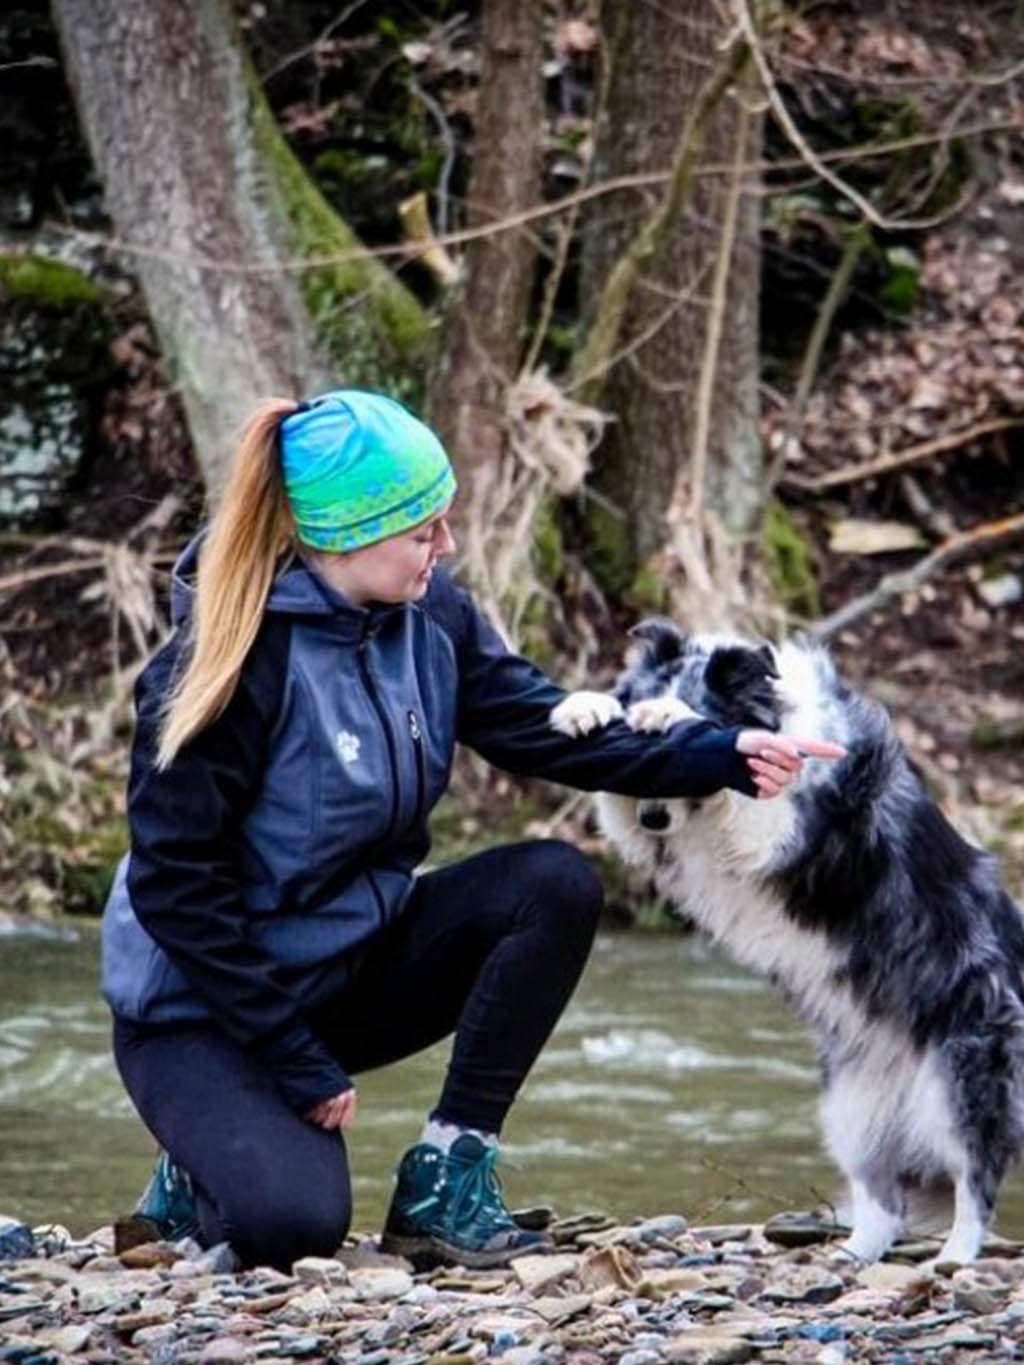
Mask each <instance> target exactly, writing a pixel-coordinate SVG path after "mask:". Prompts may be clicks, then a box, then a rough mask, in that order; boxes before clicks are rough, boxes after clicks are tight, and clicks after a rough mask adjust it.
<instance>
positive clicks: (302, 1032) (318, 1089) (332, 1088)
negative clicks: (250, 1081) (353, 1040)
mask: <svg viewBox="0 0 1024 1365" xmlns="http://www.w3.org/2000/svg"><path fill="white" fill-rule="evenodd" d="M253 1051H254V1052H255V1054H256V1055H257V1056H258V1057H259V1058H260V1059H261V1060H262V1061H263V1062H264V1063H265V1064H266V1066H267V1067H268V1069H269V1070H270V1073H271V1075H272V1077H273V1080H274V1084H275V1085H276V1086H277V1088H278V1090H279V1091H280V1092H281V1095H282V1096H283V1098H284V1101H285V1103H286V1104H287V1105H288V1107H289V1108H290V1109H293V1110H294V1111H295V1112H296V1113H297V1114H303V1115H305V1114H308V1113H309V1111H310V1109H312V1108H313V1106H314V1105H317V1104H319V1103H320V1101H321V1100H329V1099H333V1098H334V1096H335V1095H340V1094H341V1093H342V1091H344V1090H351V1089H352V1082H351V1080H350V1079H349V1077H348V1075H347V1074H346V1072H345V1071H344V1069H343V1068H342V1067H341V1066H339V1065H338V1063H337V1062H336V1061H335V1060H334V1058H333V1057H332V1056H331V1054H330V1053H329V1052H328V1050H327V1048H326V1047H325V1046H324V1045H323V1043H321V1042H320V1040H319V1039H318V1038H317V1037H316V1035H315V1034H313V1033H311V1032H310V1031H309V1029H308V1028H306V1027H304V1026H303V1025H295V1026H293V1027H291V1028H289V1029H288V1030H287V1031H285V1032H282V1033H277V1034H273V1035H271V1036H270V1037H269V1038H264V1039H263V1040H262V1041H261V1042H259V1043H257V1044H255V1045H254V1047H253Z"/></svg>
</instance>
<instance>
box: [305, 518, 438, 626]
mask: <svg viewBox="0 0 1024 1365" xmlns="http://www.w3.org/2000/svg"><path fill="white" fill-rule="evenodd" d="M449 510H450V506H449V507H446V508H445V510H444V511H443V512H440V513H438V515H437V516H436V517H430V518H429V519H428V520H427V521H423V522H421V523H420V524H419V526H414V527H413V528H412V530H411V531H403V532H402V534H401V535H399V536H389V537H388V539H387V540H379V541H377V543H376V544H375V545H364V546H363V548H362V549H360V550H349V551H347V552H346V553H344V554H329V553H327V552H325V551H320V552H318V553H316V554H314V555H312V556H311V558H312V560H313V564H314V566H315V567H316V568H317V569H318V570H319V571H320V573H322V574H323V576H324V577H325V578H326V579H327V581H328V582H329V583H331V584H333V586H334V587H336V588H338V589H339V590H340V591H341V592H343V593H344V594H345V596H346V597H347V598H348V599H349V601H351V602H353V603H354V604H355V605H356V606H359V607H362V606H365V605H366V604H367V603H368V602H393V603H398V602H416V601H418V600H419V598H421V597H422V596H423V595H424V593H425V592H426V591H427V588H428V587H429V586H430V575H431V573H432V572H433V568H434V565H435V564H436V563H437V561H438V560H439V559H440V558H441V556H442V555H450V554H451V553H452V551H453V550H454V549H455V541H454V540H453V539H452V533H451V531H450V529H449V527H448V512H449Z"/></svg>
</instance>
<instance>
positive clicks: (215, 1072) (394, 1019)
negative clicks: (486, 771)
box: [114, 840, 603, 1268]
mask: <svg viewBox="0 0 1024 1365" xmlns="http://www.w3.org/2000/svg"><path fill="white" fill-rule="evenodd" d="M602 901H603V894H602V888H601V883H600V879H599V878H598V876H597V873H596V872H595V870H594V869H593V867H592V866H591V864H590V863H589V862H588V861H587V860H586V859H585V858H584V857H583V855H582V854H580V853H579V852H578V851H577V850H576V849H574V848H573V847H572V846H571V845H569V844H564V843H560V842H559V841H557V840H542V841H535V842H531V843H522V844H514V845H509V846H507V847H503V848H495V849H491V850H489V851H488V852H486V853H481V854H478V855H477V856H475V857H473V858H467V859H466V860H465V862H461V863H456V864H454V865H452V866H451V867H445V868H442V869H440V870H439V871H437V872H429V873H426V874H425V875H424V876H422V877H419V878H418V879H417V881H416V884H415V888H414V890H413V893H412V896H411V897H410V900H409V902H408V905H407V906H406V908H405V910H404V911H403V913H402V915H401V917H400V919H399V920H398V921H397V922H396V923H395V924H393V925H392V926H390V927H389V929H388V930H386V931H385V933H384V934H382V935H381V937H380V938H379V939H378V940H376V941H375V942H374V943H373V945H372V946H371V948H370V950H369V952H368V953H366V955H365V956H364V958H363V960H362V961H361V963H360V966H359V969H358V971H357V973H356V975H355V978H354V980H353V981H352V983H351V984H350V985H349V986H348V987H347V988H346V990H345V991H344V993H343V994H342V995H341V996H340V997H339V998H338V999H336V1000H333V1001H331V1002H330V1003H329V1004H328V1005H326V1006H324V1007H322V1008H320V1009H319V1010H318V1011H317V1012H316V1013H315V1014H314V1015H313V1016H312V1017H311V1019H310V1023H311V1024H312V1026H313V1028H314V1029H315V1031H316V1032H317V1033H318V1034H319V1035H320V1036H321V1037H322V1038H323V1040H324V1041H325V1042H326V1044H327V1046H328V1047H329V1048H330V1049H331V1051H332V1052H333V1053H334V1055H335V1056H336V1057H337V1059H338V1061H339V1062H340V1063H341V1065H342V1066H343V1067H344V1068H345V1070H346V1071H347V1072H349V1074H351V1075H358V1073H359V1072H361V1071H368V1070H371V1069H372V1068H373V1067H377V1066H383V1065H385V1064H386V1063H388V1062H393V1061H397V1060H398V1059H399V1058H401V1057H408V1056H410V1055H411V1054H412V1053H414V1052H418V1051H419V1050H420V1049H421V1048H425V1047H428V1046H430V1044H432V1043H435V1042H437V1041H438V1040H439V1039H440V1038H444V1037H445V1036H446V1035H447V1034H449V1033H452V1032H453V1031H454V1034H455V1039H454V1045H453V1048H452V1054H451V1059H450V1062H449V1066H448V1072H447V1076H446V1078H445V1082H444V1087H443V1089H442V1091H441V1096H440V1099H439V1101H438V1103H437V1106H436V1108H435V1109H434V1111H433V1117H435V1118H438V1119H441V1120H444V1121H446V1122H449V1123H457V1124H460V1125H462V1126H463V1127H467V1128H480V1129H483V1130H485V1131H489V1132H499V1131H500V1129H501V1125H502V1122H503V1120H504V1118H505V1115H506V1114H507V1112H508V1110H509V1108H510V1106H511V1104H512V1102H513V1100H514V1099H515V1097H516V1094H517V1092H518V1090H519V1087H520V1085H521V1084H522V1082H523V1080H524V1079H525V1077H526V1075H527V1073H528V1071H529V1069H530V1067H531V1066H532V1065H533V1062H534V1060H535V1059H536V1057H537V1054H538V1053H539V1052H540V1050H541V1048H542V1047H543V1045H544V1043H545V1041H546V1040H547V1038H548V1035H549V1034H550V1032H551V1030H552V1028H553V1027H554V1025H555V1023H556V1022H557V1020H558V1018H559V1016H560V1014H561V1013H562V1010H563V1009H564V1008H565V1005H566V1002H567V1001H568V999H569V996H570V995H571V994H572V991H573V988H574V987H575V985H576V982H577V981H578V979H579V976H580V972H581V971H582V969H583V964H584V962H585V961H586V958H587V954H588V952H589V950H590V945H591V942H592V941H593V937H594V930H595V928H596V925H597V918H598V915H599V913H600V909H601V905H602ZM114 1056H115V1058H116V1060H117V1065H118V1069H119V1070H120V1072H121V1077H122V1079H123V1081H124V1083H125V1086H126V1088H127V1090H128V1093H129V1094H130V1095H131V1098H132V1100H133V1102H134V1104H135V1107H136V1108H137V1109H138V1111H139V1113H140V1115H141V1116H142V1118H143V1120H144V1122H145V1124H146V1126H147V1127H148V1128H149V1130H150V1132H152V1134H153V1135H154V1137H155V1138H156V1139H157V1141H158V1142H159V1143H160V1144H161V1145H162V1146H163V1147H164V1148H165V1149H166V1150H167V1151H168V1152H169V1153H170V1155H171V1156H172V1157H173V1158H174V1160H175V1161H177V1162H178V1163H180V1165H181V1166H182V1167H184V1169H185V1170H187V1171H188V1172H189V1174H190V1175H191V1176H192V1179H193V1182H194V1184H195V1186H196V1192H197V1196H198V1204H199V1221H200V1227H201V1231H202V1238H203V1240H204V1242H205V1243H206V1244H207V1245H208V1246H211V1245H213V1244H214V1243H216V1242H221V1241H228V1242H230V1243H231V1246H232V1247H233V1249H234V1250H235V1252H236V1253H237V1254H238V1255H239V1256H240V1257H241V1259H242V1261H243V1263H244V1264H246V1265H272V1266H279V1267H283V1268H287V1267H289V1266H290V1265H291V1263H292V1261H294V1260H295V1259H297V1258H298V1257H300V1256H307V1255H322V1256H326V1255H330V1254H331V1253H332V1252H333V1251H334V1250H335V1249H336V1248H337V1247H338V1245H339V1244H340V1242H341V1241H342V1239H343V1238H344V1236H345V1233H346V1232H347V1231H348V1227H349V1222H350V1219H351V1212H352V1199H351V1189H350V1183H349V1172H348V1162H347V1157H346V1153H345V1147H344V1143H342V1142H341V1141H339V1139H338V1135H337V1134H336V1133H326V1132H324V1131H323V1129H321V1128H317V1127H316V1126H315V1125H314V1124H312V1123H310V1122H308V1121H307V1120H305V1119H303V1118H302V1117H300V1116H299V1115H297V1114H295V1113H294V1112H293V1111H292V1110H291V1109H289V1108H288V1106H287V1105H286V1104H285V1102H284V1100H283V1099H282V1098H281V1096H280V1094H279V1093H278V1091H277V1089H276V1088H275V1086H274V1084H273V1082H272V1080H271V1079H270V1076H269V1074H268V1073H267V1072H266V1071H265V1069H264V1068H262V1067H261V1066H260V1065H259V1064H258V1063H257V1062H256V1061H255V1060H254V1059H253V1058H252V1057H251V1056H250V1055H249V1054H247V1053H246V1052H244V1051H243V1050H242V1049H241V1048H240V1047H238V1046H237V1045H236V1044H234V1043H232V1042H231V1040H230V1039H229V1038H228V1037H227V1036H226V1035H225V1034H224V1033H223V1032H222V1031H221V1029H220V1028H218V1027H217V1025H216V1024H214V1023H209V1022H199V1023H183V1024H180V1025H168V1024H164V1025H160V1026H153V1025H144V1024H135V1023H130V1022H128V1021H126V1020H122V1019H115V1022H114Z"/></svg>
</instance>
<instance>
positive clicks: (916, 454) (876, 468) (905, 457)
mask: <svg viewBox="0 0 1024 1365" xmlns="http://www.w3.org/2000/svg"><path fill="white" fill-rule="evenodd" d="M1020 426H1024V417H994V418H992V419H991V420H990V421H987V422H976V423H975V424H974V426H972V427H963V428H961V430H959V431H952V432H950V433H949V434H948V435H946V436H938V437H936V438H935V439H934V440H932V441H921V442H920V443H919V444H918V445H913V446H908V447H907V449H906V450H900V451H897V452H896V454H895V455H881V456H879V458H878V459H877V460H869V461H868V462H867V463H866V464H858V465H844V466H843V467H842V469H833V470H831V471H830V472H829V473H828V474H822V475H821V477H820V478H817V479H804V478H801V477H800V475H798V474H787V475H785V477H784V478H783V480H782V482H783V484H784V485H787V486H789V487H790V488H798V489H799V490H800V491H801V492H802V493H824V492H825V491H826V490H828V489H829V488H841V487H843V486H844V485H846V484H851V483H863V481H864V480H865V479H873V478H875V477H877V476H878V475H879V474H891V473H892V472H893V471H894V470H896V469H906V468H907V467H908V466H909V465H914V464H920V463H921V461H922V460H930V459H931V457H932V456H933V455H942V454H945V453H946V452H947V451H950V450H958V449H959V448H960V447H961V446H965V445H968V444H969V443H970V442H971V441H976V440H978V439H979V437H981V436H989V435H991V434H992V432H994V431H1010V430H1012V429H1013V428H1014V427H1020Z"/></svg>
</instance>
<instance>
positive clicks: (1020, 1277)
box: [0, 1210, 1024, 1365]
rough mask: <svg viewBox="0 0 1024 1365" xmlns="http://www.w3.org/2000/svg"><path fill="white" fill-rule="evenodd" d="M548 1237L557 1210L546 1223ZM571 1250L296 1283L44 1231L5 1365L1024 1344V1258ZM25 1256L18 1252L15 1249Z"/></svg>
mask: <svg viewBox="0 0 1024 1365" xmlns="http://www.w3.org/2000/svg"><path fill="white" fill-rule="evenodd" d="M531 1213H532V1216H533V1218H534V1220H535V1221H538V1219H539V1217H542V1216H543V1213H544V1211H541V1210H533V1211H531ZM551 1231H552V1234H553V1236H554V1239H555V1243H556V1246H555V1250H554V1252H553V1253H552V1254H549V1255H544V1256H527V1257H523V1258H521V1259H519V1260H518V1261H516V1262H514V1263H513V1265H512V1266H511V1267H509V1268H507V1269H503V1270H494V1271H475V1272H473V1271H467V1270H464V1269H461V1268H455V1269H437V1270H434V1271H431V1272H428V1273H425V1274H414V1273H413V1270H412V1267H411V1266H410V1265H409V1264H408V1263H407V1262H405V1261H403V1260H401V1259H400V1258H398V1257H391V1256H383V1255H380V1254H379V1253H378V1252H377V1249H376V1245H375V1243H374V1242H373V1241H372V1240H371V1239H369V1238H357V1237H353V1238H350V1239H349V1241H348V1243H347V1244H346V1246H345V1247H343V1248H342V1249H341V1250H340V1251H339V1252H338V1253H337V1256H336V1257H334V1258H330V1259H319V1258H309V1259H306V1260H303V1261H299V1262H297V1263H296V1264H295V1266H294V1267H293V1268H292V1272H291V1274H282V1273H280V1272H277V1271H273V1270H269V1269H257V1270H252V1271H248V1272H245V1273H241V1274H236V1273H232V1272H231V1270H230V1261H231V1257H230V1252H229V1251H228V1249H227V1248H226V1247H220V1248H214V1249H212V1250H211V1251H208V1252H205V1253H204V1252H202V1251H200V1249H199V1248H198V1247H196V1246H195V1244H193V1243H188V1242H184V1243H179V1244H176V1245H174V1246H171V1245H168V1244H165V1243H150V1244H146V1245H142V1246H136V1247H132V1248H130V1249H128V1250H125V1251H123V1252H122V1253H121V1254H120V1255H115V1254H114V1253H113V1234H112V1230H111V1229H110V1228H104V1229H100V1230H99V1231H98V1232H97V1233H96V1234H94V1235H93V1236H92V1237H90V1238H88V1239H86V1240H84V1241H82V1242H77V1243H73V1242H71V1241H70V1239H69V1238H68V1237H67V1236H66V1234H64V1233H63V1231H62V1230H61V1229H59V1228H51V1229H38V1230H37V1234H38V1235H37V1238H36V1247H35V1254H33V1255H27V1254H24V1253H25V1252H26V1251H27V1249H28V1248H27V1246H23V1247H22V1248H21V1251H22V1255H21V1257H20V1258H19V1259H9V1260H7V1261H4V1262H2V1263H0V1322H3V1324H4V1336H5V1344H4V1346H3V1347H2V1349H0V1358H2V1359H4V1360H6V1361H12V1362H29V1361H31V1362H32V1365H60V1363H61V1362H63V1361H67V1360H76V1359H80V1360H83V1361H89V1362H94V1363H95V1365H100V1362H107V1361H114V1360H116V1361H117V1362H119V1365H133V1363H134V1362H139V1363H140V1365H141V1362H148V1361H153V1362H157V1361H159V1362H160V1363H161V1365H242V1362H246V1361H255V1360H276V1359H287V1360H296V1359H302V1360H311V1361H328V1362H340V1361H345V1362H350V1363H351V1365H482V1363H483V1362H484V1361H487V1360H493V1359H500V1360H501V1361H502V1362H503V1365H605V1362H612V1361H614V1362H618V1363H619V1365H663V1363H664V1365H727V1363H728V1362H734V1361H746V1360H760V1361H763V1362H766V1363H768V1362H797V1361H806V1362H811V1361H813V1362H816V1363H817V1365H842V1362H843V1361H845V1360H857V1361H887V1362H890V1363H891V1365H913V1362H916V1361H935V1360H941V1361H961V1360H967V1359H970V1360H971V1361H972V1362H988V1361H997V1360H998V1361H1005V1360H1008V1359H1011V1358H1016V1355H1017V1353H1018V1352H1019V1343H1020V1340H1021V1333H1022V1330H1024V1259H1021V1251H1022V1249H1024V1248H1022V1247H1021V1245H1020V1244H1016V1243H1007V1242H999V1241H996V1240H993V1241H992V1242H991V1243H990V1245H989V1246H988V1247H987V1248H986V1255H985V1258H984V1259H983V1260H981V1261H979V1262H978V1263H976V1264H975V1265H974V1266H970V1267H964V1268H955V1267H952V1266H949V1267H941V1268H940V1271H941V1273H936V1272H935V1271H933V1270H931V1269H928V1268H926V1267H925V1266H924V1265H923V1264H921V1262H922V1260H923V1258H924V1257H927V1256H930V1255H934V1252H935V1250H936V1249H937V1246H938V1244H937V1243H927V1242H919V1243H914V1244H905V1245H903V1246H902V1247H900V1248H898V1249H897V1253H896V1254H894V1256H893V1257H892V1258H891V1259H889V1260H888V1261H886V1262H884V1263H881V1264H879V1265H875V1266H868V1267H861V1268H858V1267H855V1266H839V1267H837V1266H835V1265H833V1264H832V1262H831V1260H830V1252H829V1248H828V1246H827V1245H810V1246H792V1245H789V1246H786V1245H780V1244H779V1241H778V1240H773V1239H782V1241H784V1242H785V1241H788V1242H792V1241H793V1240H800V1237H801V1234H800V1233H799V1231H797V1232H796V1233H794V1230H793V1228H792V1226H790V1228H789V1231H788V1234H787V1233H786V1231H785V1229H784V1228H783V1227H781V1226H780V1224H779V1223H778V1222H776V1223H774V1224H773V1223H769V1224H768V1225H766V1226H765V1227H760V1226H751V1225H730V1226H719V1227H695V1228H688V1227H687V1225H686V1222H685V1219H683V1218H682V1217H681V1216H679V1215H673V1214H668V1215H663V1216H661V1217H657V1218H650V1219H647V1220H645V1221H643V1222H636V1223H634V1224H632V1225H629V1226H622V1225H613V1224H611V1222H610V1220H609V1219H606V1218H604V1217H603V1216H602V1215H600V1214H585V1215H580V1216H576V1217H571V1218H564V1219H560V1220H555V1221H554V1222H553V1224H552V1225H551ZM9 1240H11V1245H12V1250H18V1248H17V1246H16V1245H15V1244H14V1243H13V1239H9Z"/></svg>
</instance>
